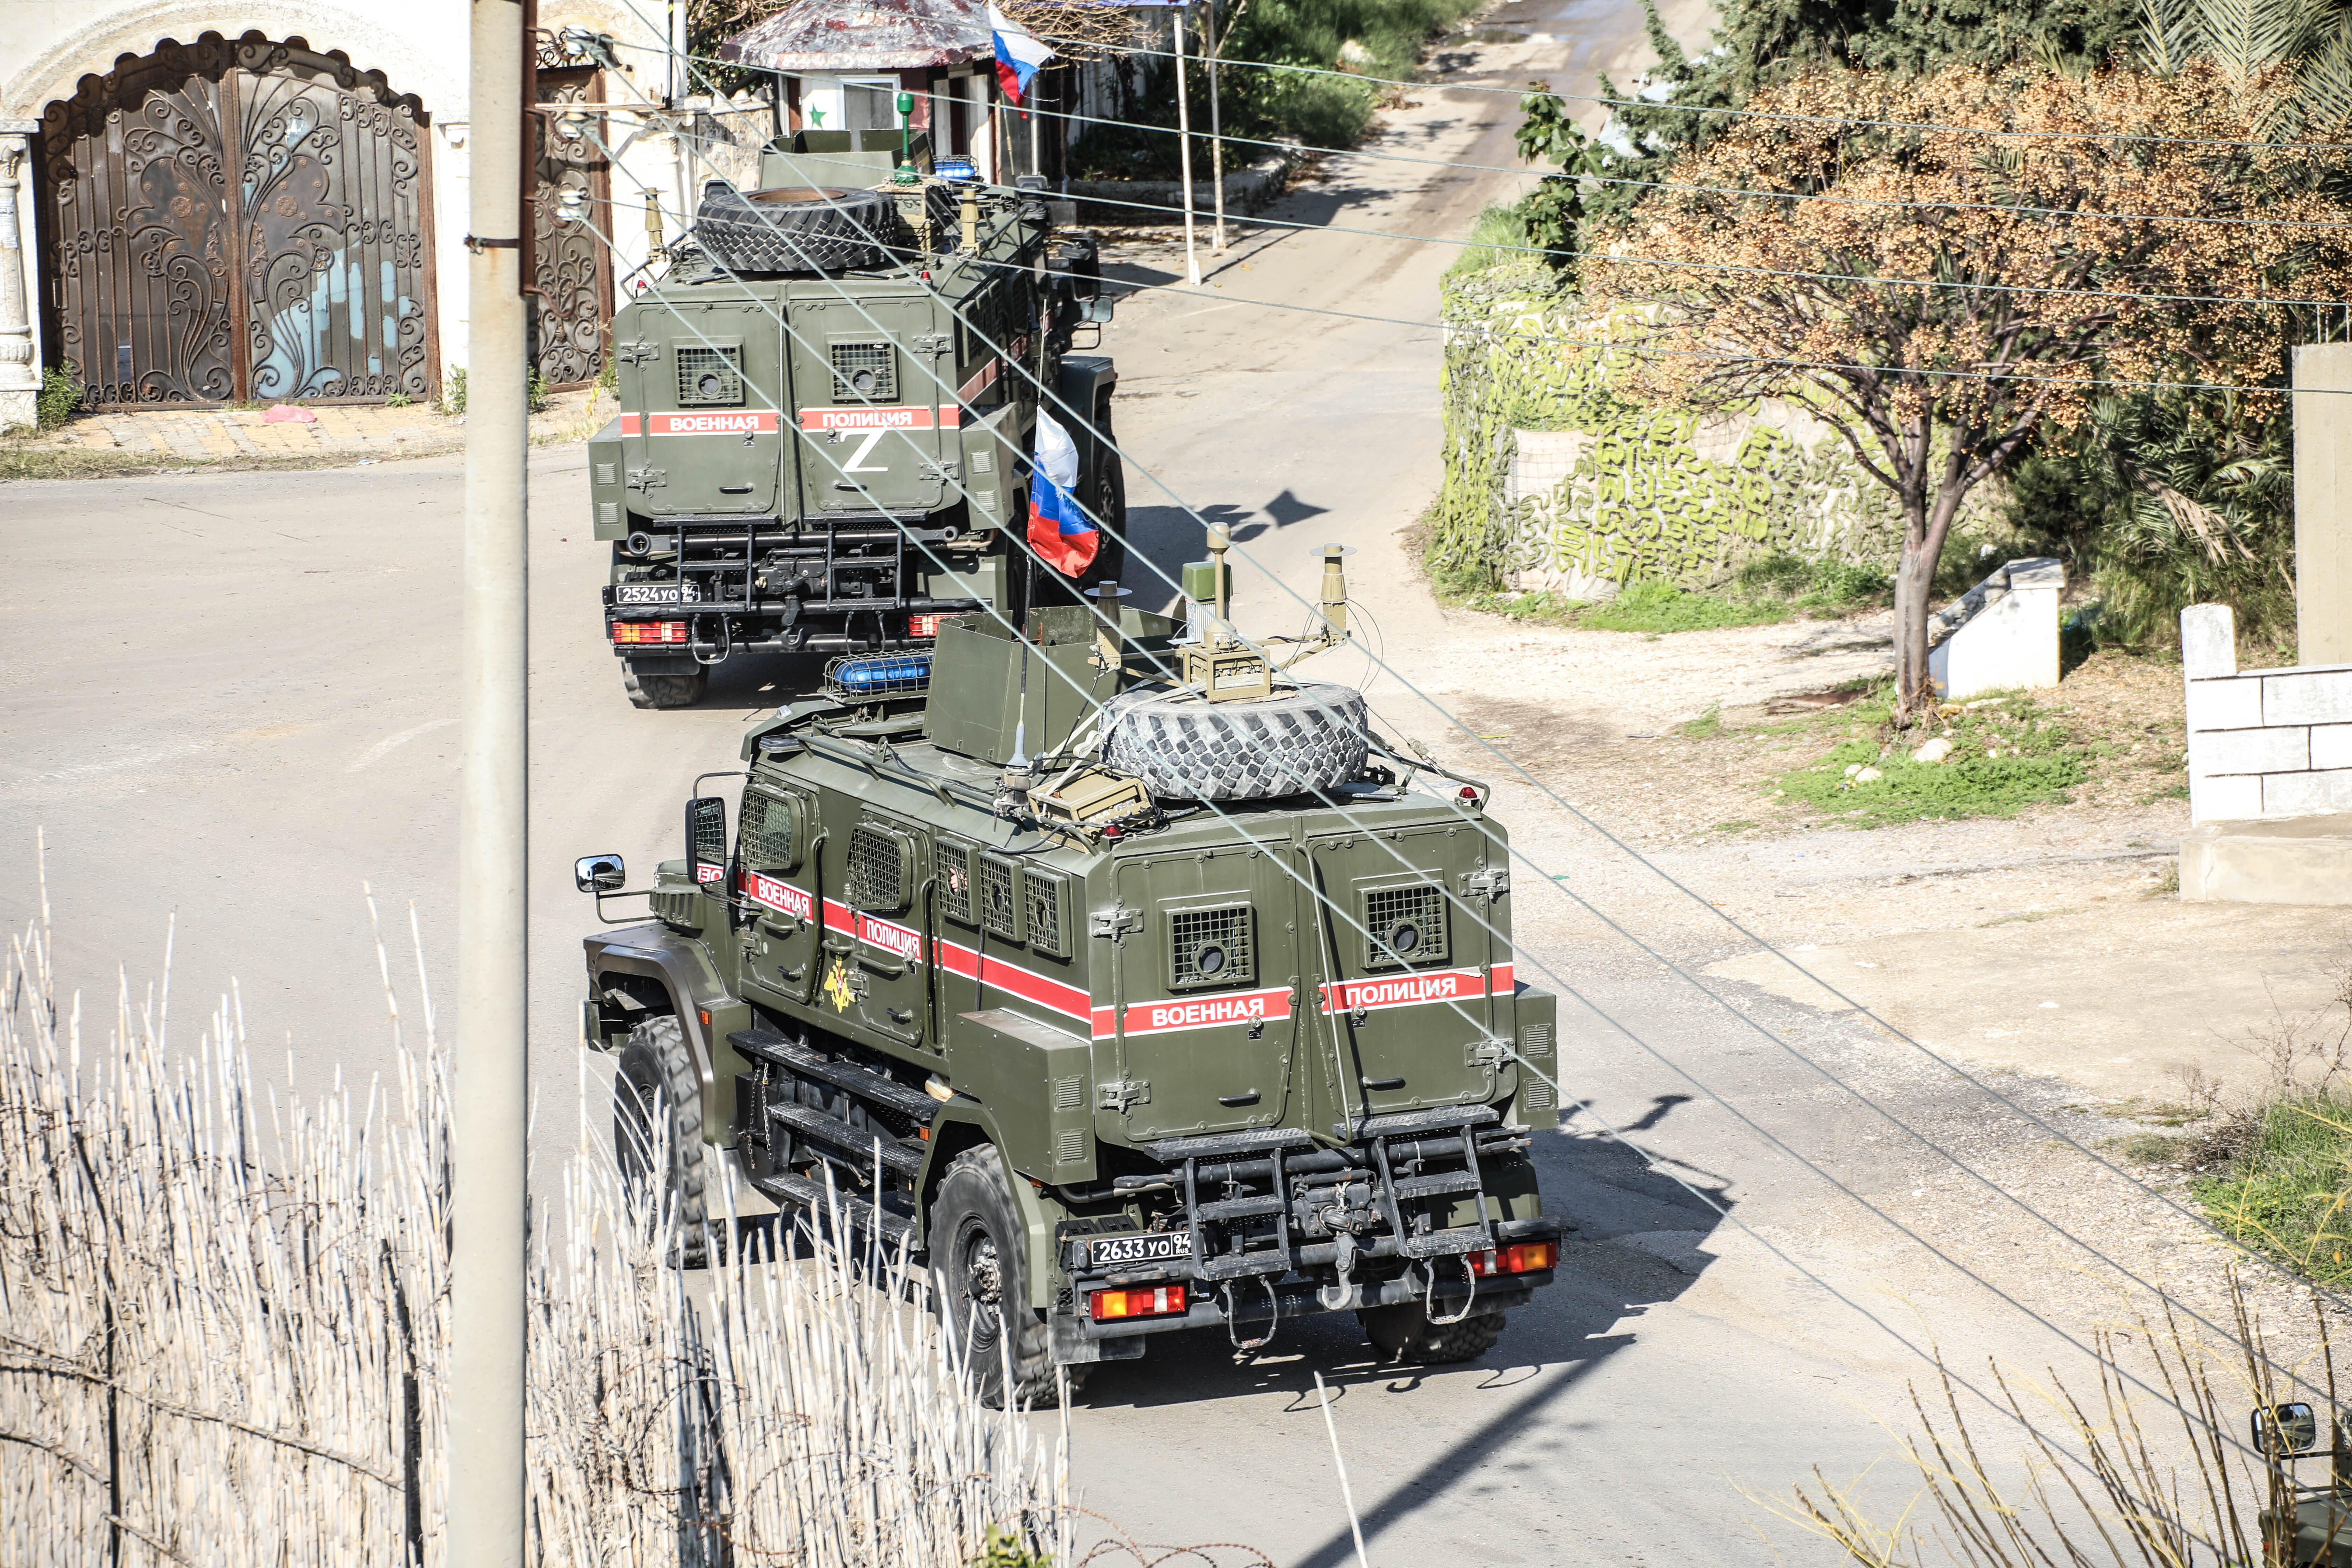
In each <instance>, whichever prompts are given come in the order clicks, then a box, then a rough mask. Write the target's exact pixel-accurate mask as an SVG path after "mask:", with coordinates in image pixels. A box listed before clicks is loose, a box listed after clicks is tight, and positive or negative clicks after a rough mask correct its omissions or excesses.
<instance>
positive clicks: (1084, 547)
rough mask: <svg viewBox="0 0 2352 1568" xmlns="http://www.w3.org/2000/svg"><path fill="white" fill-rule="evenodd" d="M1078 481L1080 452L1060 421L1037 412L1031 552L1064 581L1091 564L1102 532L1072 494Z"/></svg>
mask: <svg viewBox="0 0 2352 1568" xmlns="http://www.w3.org/2000/svg"><path fill="white" fill-rule="evenodd" d="M1077 482H1078V448H1077V446H1076V443H1075V442H1073V441H1072V440H1071V439H1070V433H1069V432H1068V431H1067V430H1065V429H1063V428H1062V426H1061V423H1060V421H1058V420H1056V419H1055V417H1054V416H1052V415H1050V414H1048V413H1046V412H1045V410H1044V409H1042V408H1040V409H1039V410H1037V449H1036V452H1035V454H1034V456H1033V457H1032V458H1031V459H1030V464H1029V548H1030V549H1032V550H1034V551H1035V552H1037V558H1038V559H1039V560H1040V561H1043V562H1045V563H1046V564H1048V565H1050V566H1052V567H1053V568H1054V570H1055V571H1056V572H1059V573H1060V574H1062V575H1063V576H1065V577H1076V576H1078V575H1080V574H1083V573H1084V572H1085V571H1086V569H1087V567H1089V566H1091V565H1093V564H1094V560H1095V554H1096V552H1097V551H1099V550H1100V549H1101V548H1102V531H1101V530H1100V529H1098V528H1097V527H1096V526H1095V525H1094V523H1093V522H1092V521H1089V520H1088V519H1087V515H1086V514H1085V513H1084V512H1082V511H1080V510H1078V503H1077V499H1076V497H1074V496H1073V495H1071V494H1070V491H1071V489H1073V488H1074V487H1076V484H1077Z"/></svg>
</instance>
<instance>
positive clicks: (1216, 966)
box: [1168, 904, 1257, 989]
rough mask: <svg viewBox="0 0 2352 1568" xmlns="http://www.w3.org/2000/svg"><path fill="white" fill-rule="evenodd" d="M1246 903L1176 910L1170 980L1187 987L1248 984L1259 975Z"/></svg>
mask: <svg viewBox="0 0 2352 1568" xmlns="http://www.w3.org/2000/svg"><path fill="white" fill-rule="evenodd" d="M1253 935H1254V932H1253V931H1252V929H1251V910H1250V907H1249V906H1248V905H1247V904H1227V905H1225V906H1223V908H1220V909H1213V910H1175V911H1173V912H1172V913H1171V914H1170V915H1169V917H1168V984H1170V985H1171V987H1174V988H1178V989H1184V988H1189V987H1201V986H1209V985H1246V984H1249V983H1250V982H1251V981H1252V980H1255V979H1256V978H1257V947H1256V943H1255V942H1254V941H1253V940H1252V937H1253Z"/></svg>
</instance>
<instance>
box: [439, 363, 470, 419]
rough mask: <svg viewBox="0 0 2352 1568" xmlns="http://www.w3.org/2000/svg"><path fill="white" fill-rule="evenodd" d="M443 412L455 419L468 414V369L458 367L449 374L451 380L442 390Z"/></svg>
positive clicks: (461, 366) (462, 366)
mask: <svg viewBox="0 0 2352 1568" xmlns="http://www.w3.org/2000/svg"><path fill="white" fill-rule="evenodd" d="M441 412H442V413H444V414H446V415H449V416H452V417H453V418H454V417H455V416H457V415H460V414H463V413H465V412H466V367H465V366H464V365H462V364H461V365H459V366H457V368H456V369H455V370H452V371H451V372H450V373H449V380H448V382H447V384H446V385H444V386H443V387H442V388H441Z"/></svg>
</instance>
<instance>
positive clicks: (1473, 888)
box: [1462, 866, 1511, 899]
mask: <svg viewBox="0 0 2352 1568" xmlns="http://www.w3.org/2000/svg"><path fill="white" fill-rule="evenodd" d="M1462 890H1463V891H1464V892H1465V893H1471V894H1475V895H1477V896H1479V897H1482V898H1487V899H1499V898H1501V897H1502V896H1503V895H1504V894H1505V893H1507V892H1509V891H1510V890H1511V871H1510V868H1509V867H1507V866H1489V867H1486V868H1484V869H1481V870H1476V871H1473V872H1471V873H1470V874H1469V875H1468V876H1466V877H1464V878H1463V879H1462Z"/></svg>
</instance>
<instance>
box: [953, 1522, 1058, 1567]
mask: <svg viewBox="0 0 2352 1568" xmlns="http://www.w3.org/2000/svg"><path fill="white" fill-rule="evenodd" d="M971 1568H1054V1559H1053V1557H1052V1555H1051V1554H1050V1553H1048V1552H1046V1551H1045V1548H1044V1547H1042V1546H1038V1545H1036V1544H1034V1542H1028V1541H1024V1540H1023V1539H1022V1537H1021V1534H1020V1532H1018V1531H1012V1530H1007V1529H1005V1528H1004V1527H1003V1525H1000V1524H992V1525H990V1526H989V1527H988V1544H987V1545H986V1546H985V1547H983V1548H982V1550H981V1553H980V1555H979V1556H977V1557H975V1558H973V1559H972V1560H971Z"/></svg>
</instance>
